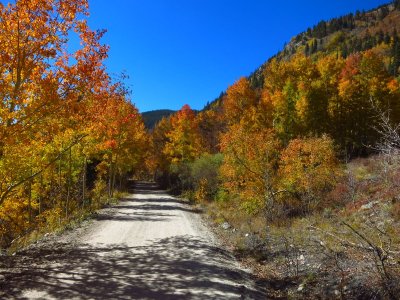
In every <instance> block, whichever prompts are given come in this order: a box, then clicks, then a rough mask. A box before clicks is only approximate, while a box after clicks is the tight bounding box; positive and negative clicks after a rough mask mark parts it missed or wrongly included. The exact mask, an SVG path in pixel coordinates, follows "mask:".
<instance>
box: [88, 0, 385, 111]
mask: <svg viewBox="0 0 400 300" xmlns="http://www.w3.org/2000/svg"><path fill="white" fill-rule="evenodd" d="M389 1H390V0H386V1H382V0H330V1H321V0H302V1H294V0H277V1H276V0H274V1H268V0H264V1H263V0H242V1H238V0H114V1H105V0H89V3H90V12H91V16H90V19H89V24H90V25H91V27H92V28H93V29H102V28H104V29H107V30H108V33H107V34H106V36H105V38H104V39H103V42H105V43H106V44H108V45H110V47H111V50H110V53H109V59H108V60H107V66H108V69H109V71H110V72H111V73H120V72H121V71H124V70H125V71H126V73H127V74H128V75H129V76H130V79H129V80H127V83H128V84H129V86H130V87H131V89H132V90H133V95H132V101H133V102H134V103H135V104H136V106H137V107H138V108H139V110H140V111H141V112H143V111H148V110H154V109H162V108H169V109H179V108H180V107H181V106H182V105H184V104H186V103H187V104H189V105H190V106H191V107H193V108H195V109H201V108H203V106H204V105H205V104H206V103H207V101H212V100H213V99H214V98H216V97H217V96H218V95H219V94H220V92H221V91H223V90H225V89H226V88H227V87H228V86H229V85H231V84H232V83H233V82H235V80H237V79H238V78H239V77H241V76H246V75H249V74H250V73H251V72H252V71H254V70H255V69H256V68H257V67H259V66H260V65H261V64H262V63H263V62H264V61H266V60H267V59H268V58H269V57H270V56H272V55H274V54H275V53H276V52H278V51H279V50H281V49H282V47H283V45H284V43H285V42H288V41H289V40H290V39H291V38H292V37H293V36H295V35H296V34H298V33H300V32H302V31H304V30H306V29H307V27H312V26H313V25H315V24H316V23H317V22H318V21H320V20H322V19H325V20H326V19H330V18H332V17H336V16H340V15H343V14H346V13H350V12H355V11H356V10H357V9H358V10H360V11H361V10H363V9H365V10H368V9H371V8H374V7H376V6H378V5H380V4H383V3H387V2H389Z"/></svg>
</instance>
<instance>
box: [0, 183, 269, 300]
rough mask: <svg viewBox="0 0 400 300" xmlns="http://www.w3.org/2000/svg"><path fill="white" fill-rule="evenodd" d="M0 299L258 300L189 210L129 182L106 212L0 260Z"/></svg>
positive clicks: (244, 274) (144, 185) (245, 278)
mask: <svg viewBox="0 0 400 300" xmlns="http://www.w3.org/2000/svg"><path fill="white" fill-rule="evenodd" d="M0 298H1V299H264V298H265V296H264V295H262V294H261V293H259V292H257V291H255V290H254V288H253V284H252V281H251V280H250V276H249V274H248V273H247V272H246V271H245V270H242V269H241V268H240V266H239V265H238V263H237V262H235V260H234V258H233V257H232V256H231V255H230V254H229V253H228V252H226V251H225V250H223V249H222V248H221V247H219V246H218V244H217V243H216V241H215V240H214V238H213V236H212V234H211V233H210V232H209V231H208V230H207V228H206V227H205V226H204V225H203V224H202V222H201V217H200V216H199V214H197V213H196V211H193V209H192V208H191V207H190V206H188V205H187V204H185V203H184V202H182V201H181V200H179V199H176V198H173V197H171V196H169V195H167V194H166V193H164V192H162V191H159V190H156V189H155V187H154V186H152V185H151V184H148V183H137V186H136V191H135V193H134V194H133V195H131V196H130V197H128V199H126V200H124V201H122V202H121V203H120V204H119V205H118V206H117V207H115V208H113V209H105V210H102V211H100V212H99V214H98V217H97V218H96V219H95V220H92V221H90V222H88V223H87V224H86V225H84V226H83V228H80V229H76V230H73V231H72V232H69V233H67V234H64V235H63V236H61V237H57V239H56V240H50V241H47V242H46V241H45V242H42V243H40V244H39V245H37V246H34V247H31V248H29V249H27V250H25V251H22V252H20V253H17V255H15V256H12V257H8V258H7V260H6V261H3V262H0Z"/></svg>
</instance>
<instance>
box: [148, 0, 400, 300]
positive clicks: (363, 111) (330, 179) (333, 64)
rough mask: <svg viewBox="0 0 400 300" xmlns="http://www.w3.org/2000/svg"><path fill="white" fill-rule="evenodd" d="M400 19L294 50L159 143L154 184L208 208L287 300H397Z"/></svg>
mask: <svg viewBox="0 0 400 300" xmlns="http://www.w3.org/2000/svg"><path fill="white" fill-rule="evenodd" d="M382 10H384V11H385V15H384V16H382V15H380V12H381V11H382ZM398 14H399V10H398V5H397V2H396V3H393V4H390V5H387V6H384V7H381V8H379V9H377V10H375V11H371V12H367V13H363V14H358V15H350V16H347V17H348V18H350V19H351V20H353V23H352V24H353V25H352V26H351V28H348V29H346V30H344V29H343V28H338V29H337V31H335V32H332V30H333V29H330V30H328V31H327V32H325V33H324V34H323V36H321V37H319V39H320V40H319V41H318V45H319V48H318V49H317V50H315V49H314V50H315V51H310V50H309V49H310V48H308V50H307V51H305V49H306V48H304V47H302V46H299V45H301V43H298V44H297V46H296V47H295V48H293V49H292V50H291V51H290V52H287V48H285V51H284V52H282V53H280V54H278V55H277V56H276V57H274V58H272V59H271V60H269V61H268V62H267V63H266V64H265V65H264V66H262V68H261V70H262V74H261V75H260V74H259V73H257V72H256V73H255V74H253V75H252V76H250V77H249V78H241V79H239V80H238V81H237V82H235V83H234V84H233V85H232V86H230V87H229V88H228V89H227V91H226V92H225V93H223V94H222V95H221V97H220V98H218V99H217V100H216V101H214V102H213V103H211V104H209V105H208V106H207V107H206V108H205V109H204V110H203V111H201V112H199V113H195V112H194V111H192V110H191V109H190V107H189V106H188V105H185V106H184V107H183V108H182V109H181V110H180V111H179V112H177V113H176V114H174V115H172V116H170V117H168V118H163V119H162V120H161V121H160V122H159V123H158V124H157V125H156V126H155V128H154V129H153V131H152V133H151V134H152V148H153V150H152V151H151V152H150V154H149V156H148V157H147V166H148V169H149V170H150V173H151V174H155V178H156V180H157V181H158V182H159V183H160V184H162V185H163V186H165V187H167V188H169V189H170V190H171V191H173V192H175V193H177V194H179V193H180V194H182V195H184V196H185V197H187V198H189V199H191V200H192V201H194V202H196V203H199V205H202V206H203V207H204V209H205V210H206V211H207V212H208V215H209V218H210V220H211V221H212V222H213V223H214V224H215V225H216V228H217V229H218V230H217V232H219V233H220V234H221V235H222V238H224V239H225V240H226V243H227V244H230V245H231V246H232V247H233V249H234V250H235V251H236V252H237V254H238V256H240V257H241V258H242V259H243V260H244V261H245V262H247V263H250V265H251V266H252V267H253V268H254V269H255V270H256V271H257V272H258V274H259V275H260V284H263V285H265V286H266V287H267V288H268V289H269V290H270V292H271V295H275V296H276V297H277V298H279V297H281V298H287V297H293V298H310V297H311V298H312V297H316V296H317V295H319V296H321V297H323V298H324V297H325V298H329V299H330V298H338V299H340V298H346V299H347V298H358V299H364V298H377V299H381V298H382V299H398V295H400V291H399V286H398V282H399V281H400V263H399V262H400V241H399V233H400V232H399V230H400V227H399V216H398V214H399V205H400V204H399V201H400V200H399V199H398V194H399V190H398V187H399V184H398V178H399V170H400V168H399V167H400V166H399V158H398V149H399V141H400V139H399V131H398V125H397V124H399V123H400V102H399V101H400V78H399V66H398V63H397V59H398V57H400V56H399V50H400V47H398V40H399V36H398V33H397V31H396V27H397V25H398V24H397V23H395V24H394V25H393V26H392V27H387V26H384V24H386V23H385V22H387V21H388V20H389V19H390V20H392V21H393V20H394V19H395V16H397V15H398ZM335 20H336V19H335ZM335 20H332V21H330V22H331V23H329V22H328V23H326V26H328V27H329V26H330V25H331V24H332V22H336V21H337V20H336V21H335ZM372 21H373V26H375V28H376V29H377V30H376V32H375V31H374V33H375V34H374V35H372V34H371V32H369V33H368V34H367V33H366V31H365V30H364V29H365V27H366V26H372V25H371V24H372V23H371V22H372ZM338 26H339V25H338ZM340 26H344V25H343V24H342V25H340ZM340 26H339V27H340ZM378 29H379V30H378ZM315 30H317V31H318V30H320V28H319V27H318V26H317V27H315V28H314V29H312V30H311V29H310V30H309V31H307V33H305V34H304V36H313V35H318V34H317V33H316V32H314V31H315ZM381 30H382V31H383V36H384V37H385V36H387V37H388V38H386V39H385V38H383V39H380V36H381V34H380V32H381ZM341 31H342V32H343V35H342V37H341V39H340V42H337V43H334V42H333V40H332V39H335V37H336V35H337V34H338V33H339V32H341ZM355 33H357V34H358V35H357V36H356V38H357V39H358V40H359V41H360V44H359V45H358V44H357V45H358V46H354V47H350V45H353V44H352V41H353V40H354V38H355V36H354V34H355ZM321 35H322V33H321ZM318 36H319V35H318ZM303 40H304V39H303ZM372 40H373V42H370V41H372ZM303 45H304V43H303ZM343 45H347V46H349V47H347V48H346V51H342V50H343V47H344V46H343ZM255 76H258V77H257V78H256V77H255ZM256 79H257V80H256ZM260 80H261V82H262V84H260Z"/></svg>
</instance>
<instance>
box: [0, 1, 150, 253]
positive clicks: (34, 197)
mask: <svg viewBox="0 0 400 300" xmlns="http://www.w3.org/2000/svg"><path fill="white" fill-rule="evenodd" d="M87 16H88V3H87V1H86V0H76V1H75V0H70V1H56V0H54V1H53V0H48V1H35V0H30V1H15V2H12V3H9V4H8V5H4V4H0V45H1V46H0V47H1V53H0V62H1V63H0V78H1V80H0V97H1V99H2V101H1V103H0V249H1V248H8V247H10V246H11V247H18V245H20V244H24V243H25V241H32V239H33V240H34V239H35V238H36V237H37V236H40V235H41V234H44V233H46V232H49V231H52V230H54V229H56V228H62V227H64V226H67V225H68V224H69V223H70V222H72V221H73V220H75V219H77V218H78V219H79V218H83V217H84V216H86V215H87V214H89V213H90V212H91V211H93V210H95V209H97V208H99V207H101V206H102V205H104V204H106V203H108V202H109V201H110V199H113V198H116V197H118V195H117V193H116V191H117V190H123V187H124V185H125V182H126V180H127V178H128V177H127V176H128V175H132V171H133V170H134V168H135V166H137V165H138V162H139V161H140V160H141V156H142V154H143V152H144V145H145V143H146V139H147V135H146V132H145V129H144V124H143V122H142V119H141V116H140V114H139V113H138V110H137V109H136V107H135V106H134V105H133V104H132V103H131V102H130V101H129V93H128V91H127V89H126V88H125V86H124V84H123V82H122V81H120V80H112V79H111V77H110V76H109V75H108V74H107V72H106V70H105V66H104V60H105V59H106V57H107V51H108V46H106V45H103V44H102V43H101V37H102V36H103V34H104V32H103V31H93V30H91V29H90V28H89V27H88V25H87V21H86V18H87ZM71 39H75V40H78V41H79V42H80V47H79V48H78V49H77V50H76V51H73V52H71V51H69V49H70V48H71V47H70V46H69V44H70V40H71ZM122 79H123V78H122ZM122 79H121V80H122Z"/></svg>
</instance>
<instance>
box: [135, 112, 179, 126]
mask: <svg viewBox="0 0 400 300" xmlns="http://www.w3.org/2000/svg"><path fill="white" fill-rule="evenodd" d="M174 112H175V111H173V110H170V109H159V110H152V111H146V112H143V113H142V117H143V122H144V125H145V126H146V128H147V129H149V130H151V129H153V128H154V126H155V125H156V124H157V123H158V122H159V121H160V120H161V119H162V118H164V117H168V116H170V115H172V114H173V113H174Z"/></svg>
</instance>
